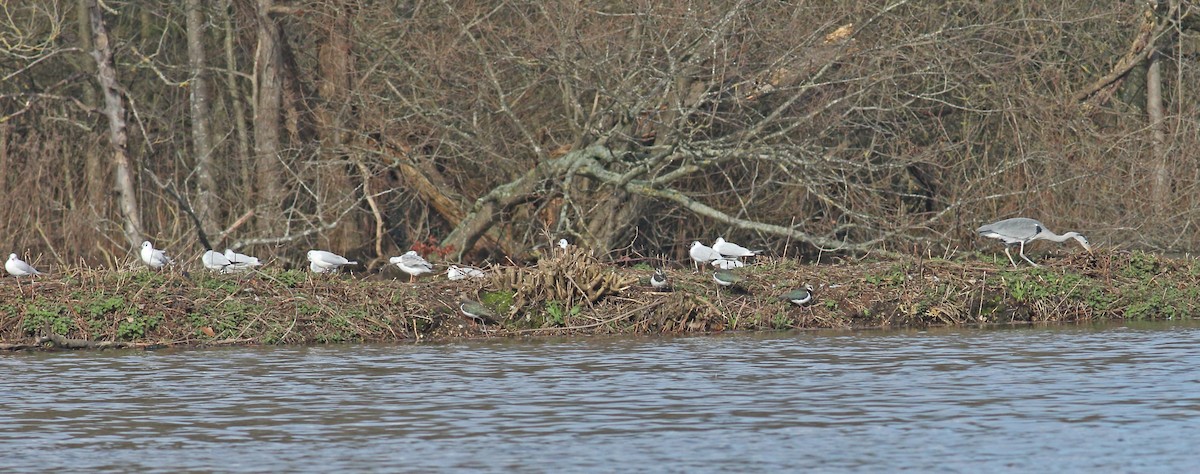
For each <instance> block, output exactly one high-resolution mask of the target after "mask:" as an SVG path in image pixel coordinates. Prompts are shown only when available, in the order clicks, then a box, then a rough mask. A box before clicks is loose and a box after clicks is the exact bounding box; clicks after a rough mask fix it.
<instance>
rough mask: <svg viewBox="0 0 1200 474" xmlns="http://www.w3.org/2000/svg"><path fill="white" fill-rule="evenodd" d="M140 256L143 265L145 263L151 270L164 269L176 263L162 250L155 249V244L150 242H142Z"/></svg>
mask: <svg viewBox="0 0 1200 474" xmlns="http://www.w3.org/2000/svg"><path fill="white" fill-rule="evenodd" d="M140 254H141V257H142V263H145V264H146V265H147V266H149V267H150V268H162V267H163V266H164V265H170V264H172V263H174V262H175V261H174V260H171V257H168V256H167V254H166V253H165V252H163V251H162V250H157V249H155V248H154V244H151V243H150V241H149V240H147V241H144V242H142V250H141V252H140Z"/></svg>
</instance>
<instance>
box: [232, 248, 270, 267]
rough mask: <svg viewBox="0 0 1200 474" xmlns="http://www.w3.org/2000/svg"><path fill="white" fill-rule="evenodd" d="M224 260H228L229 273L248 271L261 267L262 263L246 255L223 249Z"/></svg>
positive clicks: (256, 258)
mask: <svg viewBox="0 0 1200 474" xmlns="http://www.w3.org/2000/svg"><path fill="white" fill-rule="evenodd" d="M225 259H226V260H229V270H231V271H242V270H249V269H251V268H254V267H258V266H262V262H259V261H258V257H251V256H249V255H246V254H242V253H237V252H234V251H233V250H230V249H225Z"/></svg>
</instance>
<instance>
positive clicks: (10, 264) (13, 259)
mask: <svg viewBox="0 0 1200 474" xmlns="http://www.w3.org/2000/svg"><path fill="white" fill-rule="evenodd" d="M4 269H5V270H8V274H9V275H12V276H15V277H23V276H33V275H41V274H42V272H39V271H37V269H35V268H33V266H32V265H30V264H28V263H25V261H24V260H21V259H19V258H17V254H15V253H10V254H8V261H7V262H4Z"/></svg>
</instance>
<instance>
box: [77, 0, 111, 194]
mask: <svg viewBox="0 0 1200 474" xmlns="http://www.w3.org/2000/svg"><path fill="white" fill-rule="evenodd" d="M91 1H92V0H79V3H78V5H77V7H78V8H77V10H76V11H77V14H78V16H77V17H76V24H77V26H78V28H79V32H78V35H77V36H76V37H78V38H79V49H80V50H81V51H84V52H85V53H87V54H89V55H90V53H91V51H92V50H93V49H95V47H94V46H93V44H92V18H91V9H90V8H89V7H88V5H89V4H90V2H91ZM80 63H82V64H81V65H80V67H81V70H83V71H86V72H87V73H88V74H95V72H96V68H95V61H92V60H91V58H90V57H89V58H88V59H86V60H82V61H80ZM80 88H81V89H82V90H83V98H81V99H80V100H82V101H83V103H84V104H86V105H88V106H90V107H95V108H96V109H99V108H100V106H99V102H100V100H99V98H97V97H96V94H95V90H93V89H92V86H91V85H90V84H87V85H81V86H80ZM83 160H84V162H83V174H84V178H83V179H84V184H83V186H84V196H85V198H86V199H87V202H88V203H100V202H104V199H105V195H106V194H107V193H108V190H109V189H111V188H112V184H110V183H109V182H108V177H107V176H105V162H104V157H103V155H100V154H98V153H87V154H86V156H84V157H83Z"/></svg>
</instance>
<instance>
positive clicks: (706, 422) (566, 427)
mask: <svg viewBox="0 0 1200 474" xmlns="http://www.w3.org/2000/svg"><path fill="white" fill-rule="evenodd" d="M1198 367H1200V327H1198V326H1196V325H1188V324H1177V323H1159V324H1145V325H1139V326H1135V327H1134V326H1089V327H1078V326H1067V327H1049V328H1020V329H987V330H981V329H946V330H932V331H903V332H882V331H879V332H826V333H801V334H795V333H789V334H768V335H732V336H719V337H688V338H632V339H629V338H625V339H571V340H532V341H531V340H505V341H479V342H465V343H454V344H430V345H418V346H380V345H376V346H333V347H282V348H226V349H210V350H187V351H159V352H63V353H49V354H46V353H17V354H0V467H2V468H3V469H4V471H6V472H14V471H35V470H36V471H47V470H58V469H66V470H71V471H146V472H181V471H223V472H226V471H238V472H268V471H269V472H280V471H332V470H338V469H346V470H351V471H386V472H430V471H443V472H445V471H471V472H476V471H484V472H512V471H515V472H595V471H603V472H625V471H638V472H688V473H691V472H729V471H738V472H747V471H757V472H763V471H780V470H788V471H797V470H809V471H818V472H848V471H859V472H861V471H869V472H880V471H896V470H901V469H905V470H913V471H922V472H929V471H935V472H964V471H967V472H1007V471H1024V472H1029V471H1036V472H1154V471H1162V472H1186V471H1190V470H1191V469H1192V468H1194V466H1195V465H1197V464H1200V454H1197V450H1196V449H1195V448H1194V446H1193V445H1194V440H1195V439H1196V438H1197V435H1200V370H1198Z"/></svg>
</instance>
